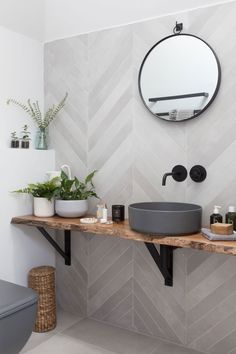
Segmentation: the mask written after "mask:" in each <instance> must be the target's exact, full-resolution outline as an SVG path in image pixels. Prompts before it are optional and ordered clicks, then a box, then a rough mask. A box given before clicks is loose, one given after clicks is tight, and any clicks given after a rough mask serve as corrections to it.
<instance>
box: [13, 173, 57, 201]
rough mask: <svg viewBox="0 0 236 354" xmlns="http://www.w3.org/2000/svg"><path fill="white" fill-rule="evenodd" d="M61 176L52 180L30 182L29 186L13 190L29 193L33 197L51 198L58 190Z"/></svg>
mask: <svg viewBox="0 0 236 354" xmlns="http://www.w3.org/2000/svg"><path fill="white" fill-rule="evenodd" d="M59 181H60V178H59V177H54V178H52V179H51V180H50V181H47V182H44V183H30V184H28V187H26V188H23V189H18V190H16V191H13V193H27V194H31V195H32V196H33V197H39V198H47V199H48V200H51V199H52V198H54V197H55V196H56V194H57V192H58V182H59Z"/></svg>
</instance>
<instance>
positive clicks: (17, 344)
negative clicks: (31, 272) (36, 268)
mask: <svg viewBox="0 0 236 354" xmlns="http://www.w3.org/2000/svg"><path fill="white" fill-rule="evenodd" d="M37 300H38V296H37V294H36V293H35V292H34V291H33V290H32V289H28V288H25V287H23V286H19V285H16V284H12V283H9V282H6V281H3V280H0V354H18V353H19V352H20V350H21V349H22V348H23V347H24V345H25V344H26V342H27V340H28V339H29V337H30V335H31V333H32V330H33V327H34V323H35V319H36V312H37Z"/></svg>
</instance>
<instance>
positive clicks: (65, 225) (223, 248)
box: [11, 215, 236, 286]
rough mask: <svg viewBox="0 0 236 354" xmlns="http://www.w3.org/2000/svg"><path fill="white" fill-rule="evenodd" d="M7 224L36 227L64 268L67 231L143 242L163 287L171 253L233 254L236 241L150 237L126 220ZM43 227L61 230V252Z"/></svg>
mask: <svg viewBox="0 0 236 354" xmlns="http://www.w3.org/2000/svg"><path fill="white" fill-rule="evenodd" d="M11 223H12V224H19V225H27V226H34V227H36V228H37V229H38V230H39V231H40V233H41V234H42V235H43V236H44V237H45V238H46V239H47V240H48V242H50V244H51V245H52V246H53V247H54V248H55V249H56V251H57V252H58V253H59V254H60V255H61V256H62V257H63V258H64V260H65V264H66V265H71V231H79V232H85V233H86V232H87V233H90V234H97V235H105V236H108V237H109V236H110V237H120V238H124V239H126V240H133V241H138V242H144V243H145V245H146V247H147V249H148V251H149V253H150V255H151V256H152V258H153V260H154V261H155V263H156V265H157V267H158V268H159V270H160V272H161V273H162V275H163V277H164V279H165V285H167V286H172V285H173V251H174V250H175V249H176V248H193V249H196V250H202V251H207V252H212V253H221V254H227V255H236V241H209V240H207V239H206V238H204V237H203V236H202V235H201V234H200V233H198V234H194V235H187V236H181V235H179V236H160V235H159V236H158V235H155V236H154V235H149V234H145V233H140V232H136V231H134V230H132V229H131V228H130V226H129V223H128V220H125V221H124V222H121V223H118V224H117V223H114V224H111V225H105V224H99V223H97V224H81V223H80V219H79V218H75V219H70V218H61V217H59V216H53V217H50V218H39V217H36V216H33V215H26V216H20V217H14V218H12V220H11ZM45 228H48V229H52V230H61V231H64V250H63V249H62V248H61V247H60V246H59V245H58V244H57V243H56V241H55V240H54V239H53V238H52V237H51V236H50V234H49V233H48V232H47V231H46V230H45ZM155 245H160V252H158V251H157V249H156V247H155Z"/></svg>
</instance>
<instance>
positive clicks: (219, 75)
mask: <svg viewBox="0 0 236 354" xmlns="http://www.w3.org/2000/svg"><path fill="white" fill-rule="evenodd" d="M176 36H190V37H194V38H197V39H199V40H200V41H202V42H203V43H205V44H206V45H207V46H208V47H209V48H210V49H211V51H212V53H213V55H214V57H215V59H216V63H217V69H218V80H217V85H216V89H215V92H214V94H213V95H212V98H211V99H210V101H209V102H208V103H207V105H206V106H205V107H204V108H203V109H202V110H201V111H200V112H198V113H196V114H195V115H193V116H192V117H190V118H187V119H183V120H179V121H172V120H167V119H165V118H163V117H161V116H158V115H157V114H155V113H153V112H152V111H151V110H150V109H149V107H148V106H147V104H146V102H145V100H144V98H143V95H142V91H141V85H140V81H141V74H142V69H143V66H144V64H145V61H146V59H147V57H148V56H149V54H150V53H151V52H152V50H153V49H154V48H155V47H157V46H158V44H160V43H161V42H163V41H165V40H167V39H169V38H171V37H176ZM220 84H221V66H220V61H219V59H218V57H217V55H216V53H215V51H214V49H212V47H211V46H210V45H209V44H208V43H207V42H206V41H204V40H203V39H202V38H199V37H198V36H195V35H193V34H188V33H179V34H172V35H170V36H167V37H164V38H162V39H161V40H160V41H158V42H157V43H156V44H154V46H152V47H151V49H150V50H149V51H148V52H147V54H146V55H145V57H144V59H143V61H142V64H141V66H140V69H139V75H138V89H139V94H140V97H141V99H142V101H143V104H144V106H145V107H146V108H147V110H148V111H149V112H150V113H151V114H152V115H154V116H155V117H156V118H159V119H162V120H164V121H166V122H174V123H182V122H186V121H187V120H190V119H193V118H196V117H198V116H200V115H201V114H202V113H203V112H205V110H206V109H207V108H208V107H209V106H210V105H211V104H212V103H213V101H214V100H215V98H216V96H217V94H218V91H219V88H220Z"/></svg>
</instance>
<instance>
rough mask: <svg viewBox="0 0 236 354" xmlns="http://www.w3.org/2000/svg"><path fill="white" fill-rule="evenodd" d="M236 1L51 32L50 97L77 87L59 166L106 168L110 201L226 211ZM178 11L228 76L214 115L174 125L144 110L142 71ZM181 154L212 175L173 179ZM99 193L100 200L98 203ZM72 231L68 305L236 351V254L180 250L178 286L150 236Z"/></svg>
mask: <svg viewBox="0 0 236 354" xmlns="http://www.w3.org/2000/svg"><path fill="white" fill-rule="evenodd" d="M235 11H236V2H235V1H234V2H231V3H227V4H224V5H217V6H214V7H210V8H202V9H199V10H194V11H191V12H186V13H181V14H179V15H178V18H176V16H174V15H172V16H166V17H164V18H158V19H154V20H149V21H145V22H141V23H137V24H133V25H129V26H121V27H119V28H113V29H109V30H105V31H99V32H96V33H90V34H88V35H82V36H76V37H73V38H68V39H64V40H60V41H55V42H51V43H48V44H47V45H46V47H45V96H46V104H51V103H52V102H54V101H57V100H59V99H60V98H61V97H62V96H63V94H64V92H65V91H68V92H69V98H68V101H67V105H66V107H65V110H64V111H63V112H61V114H60V116H59V117H58V118H57V120H56V121H55V122H54V123H53V125H52V127H51V131H50V135H51V140H52V144H53V146H54V147H55V148H56V151H57V165H58V166H60V165H61V164H63V163H69V164H70V165H71V166H72V169H73V172H74V173H76V174H77V175H78V176H79V177H84V176H85V174H86V173H88V171H90V170H92V169H95V168H97V169H99V173H98V174H97V176H96V178H95V183H96V188H97V191H98V194H99V196H101V198H102V199H104V200H105V201H106V202H107V203H108V205H109V207H110V205H111V204H113V203H122V204H125V205H126V206H128V204H129V203H131V202H135V201H140V200H143V201H150V200H152V201H156V200H158V201H162V200H163V201H164V200H172V201H189V202H190V201H191V202H196V203H199V204H201V205H202V206H203V207H204V218H203V221H204V224H206V225H207V224H208V223H209V215H210V214H211V212H212V206H213V205H214V204H222V206H225V207H224V208H223V210H222V212H223V213H224V212H225V210H226V206H227V205H231V204H232V205H234V204H235V203H236V201H235V194H236V160H235V157H234V155H235V148H236V140H235V133H234V132H235V130H236V120H235V108H236V103H235V88H236V83H235V79H234V78H235V77H236V62H235V60H234V58H235V56H236V45H235V40H234V39H235V38H234V37H235V36H234V33H235V31H236V22H235ZM222 19H223V20H222ZM176 20H178V21H183V22H184V28H185V32H189V33H192V34H194V35H197V36H199V37H201V38H203V39H204V40H206V41H207V42H209V44H210V45H211V46H212V47H213V48H214V49H215V51H216V53H217V55H218V56H219V59H220V62H221V66H222V85H221V88H220V91H219V94H218V96H217V98H216V100H215V102H214V104H213V105H212V106H211V107H210V108H209V109H208V110H207V111H206V112H205V113H204V115H202V116H201V117H199V118H198V119H193V120H192V121H189V122H185V123H184V124H167V123H166V122H164V121H161V120H158V119H156V118H155V117H153V116H152V115H150V114H149V112H148V111H147V110H146V109H145V107H144V106H143V104H142V102H141V100H140V97H139V93H138V85H137V81H138V72H139V67H140V64H141V62H142V60H143V57H144V55H145V54H146V52H147V51H148V50H149V49H150V47H151V46H152V45H154V44H155V43H156V42H157V41H158V40H160V39H161V38H163V37H165V36H167V35H169V34H170V33H171V32H170V31H171V29H172V28H173V25H174V23H175V21H176ZM180 163H181V164H184V165H186V166H187V167H188V169H190V168H191V167H192V166H193V165H195V164H202V165H204V166H205V167H206V169H207V173H208V176H207V179H206V181H205V182H204V183H202V184H197V183H193V182H192V181H191V180H190V179H188V180H186V181H185V182H183V183H179V184H178V183H176V182H174V181H173V180H172V179H169V180H168V183H167V186H166V187H165V188H163V187H162V186H161V178H162V175H163V173H164V172H167V171H169V170H171V169H172V167H173V166H174V165H175V164H180ZM96 203H97V201H92V202H91V206H90V209H91V211H94V210H95V207H96ZM109 213H110V208H109ZM72 241H73V262H72V267H65V266H64V264H63V262H62V260H61V259H60V257H58V258H57V274H58V275H57V277H58V299H59V303H60V306H62V307H63V308H65V309H67V310H71V311H74V310H75V311H76V312H77V313H79V314H81V313H83V314H88V315H89V316H91V317H93V318H95V319H99V320H102V321H107V322H109V323H113V324H116V325H119V326H123V327H125V328H130V329H132V330H134V331H139V332H142V333H146V334H150V335H152V336H158V337H163V338H166V339H170V340H173V341H175V342H178V343H187V344H188V346H190V347H192V348H195V349H199V350H202V351H208V352H210V353H215V354H229V353H232V354H233V353H235V352H236V349H235V348H236V339H235V335H234V334H235V330H236V326H235V313H234V310H233V309H234V307H235V300H236V286H235V284H236V281H235V280H236V274H235V271H234V269H235V262H236V261H235V259H234V258H233V257H232V258H231V257H228V256H221V255H212V254H208V253H203V252H199V251H194V250H183V251H180V250H177V251H175V252H174V287H173V288H167V287H164V285H163V279H162V276H161V275H160V272H159V271H158V269H157V267H156V265H155V263H154V262H153V260H152V258H151V257H150V255H149V254H148V252H147V250H146V248H145V246H144V245H142V244H141V243H129V242H127V241H126V240H114V239H112V240H111V239H109V238H106V237H102V236H91V235H86V237H84V236H83V235H80V236H79V237H78V238H77V237H75V236H74V235H73V238H72ZM231 309H232V310H231Z"/></svg>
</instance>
